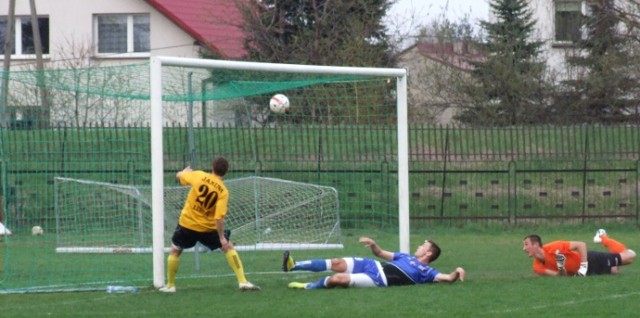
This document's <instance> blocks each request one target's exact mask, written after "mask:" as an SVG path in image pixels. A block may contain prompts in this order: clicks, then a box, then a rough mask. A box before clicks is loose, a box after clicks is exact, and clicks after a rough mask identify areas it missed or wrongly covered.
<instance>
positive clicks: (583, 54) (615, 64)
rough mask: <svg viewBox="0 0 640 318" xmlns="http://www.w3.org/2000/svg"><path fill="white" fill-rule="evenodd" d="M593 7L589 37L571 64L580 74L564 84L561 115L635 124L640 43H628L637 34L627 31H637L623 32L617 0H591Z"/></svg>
mask: <svg viewBox="0 0 640 318" xmlns="http://www.w3.org/2000/svg"><path fill="white" fill-rule="evenodd" d="M588 8H589V12H590V13H589V14H587V15H586V16H584V22H585V29H586V32H585V36H584V37H583V38H582V39H580V40H578V41H577V43H576V50H575V52H574V53H573V54H571V55H570V56H569V57H568V59H567V63H568V65H569V66H571V67H573V68H575V69H577V70H578V71H577V72H576V74H577V75H576V76H575V77H574V78H572V79H570V80H566V81H564V84H565V86H566V90H565V91H564V92H563V93H562V94H561V95H559V97H558V101H557V108H558V110H557V111H558V112H564V113H565V114H566V116H570V117H572V118H574V119H575V120H578V121H579V122H586V123H615V122H624V121H628V120H634V119H633V118H631V117H629V116H628V115H629V113H630V112H632V113H636V112H637V110H635V111H634V110H633V109H635V107H637V104H638V100H640V98H639V97H640V88H639V86H640V78H638V73H637V71H638V69H639V68H638V66H640V61H639V55H638V49H637V47H638V44H639V43H638V42H635V44H634V43H633V41H629V40H632V39H633V38H630V37H629V35H631V34H633V33H628V32H627V31H629V30H630V29H629V27H634V26H633V25H629V24H627V25H628V26H627V27H623V25H624V24H625V23H623V22H624V20H623V19H622V13H623V11H620V8H619V7H616V5H615V0H591V1H589V2H588ZM628 21H631V20H628ZM636 115H637V114H636Z"/></svg>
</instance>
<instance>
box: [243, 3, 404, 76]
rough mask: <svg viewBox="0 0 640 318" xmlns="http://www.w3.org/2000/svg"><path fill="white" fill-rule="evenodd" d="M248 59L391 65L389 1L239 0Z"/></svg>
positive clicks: (280, 61)
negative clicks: (386, 24) (387, 20)
mask: <svg viewBox="0 0 640 318" xmlns="http://www.w3.org/2000/svg"><path fill="white" fill-rule="evenodd" d="M238 4H239V5H240V7H241V11H242V12H243V15H244V20H245V21H244V28H245V31H246V33H247V35H248V39H247V42H246V47H247V50H248V52H249V60H252V61H262V62H279V63H298V64H316V65H345V66H367V67H375V66H389V65H391V62H392V61H391V58H390V56H391V54H390V47H389V42H388V38H387V35H386V32H385V31H386V30H385V27H384V25H383V23H382V19H383V17H384V15H385V14H386V12H387V10H388V8H389V6H390V5H391V1H390V0H261V1H246V2H243V1H240V2H238Z"/></svg>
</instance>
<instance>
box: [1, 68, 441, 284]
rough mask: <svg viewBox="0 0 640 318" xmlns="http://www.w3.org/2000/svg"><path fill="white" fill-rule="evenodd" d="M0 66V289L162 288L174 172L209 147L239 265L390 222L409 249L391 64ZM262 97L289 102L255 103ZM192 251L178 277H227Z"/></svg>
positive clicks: (204, 159)
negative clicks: (7, 70) (0, 124)
mask: <svg viewBox="0 0 640 318" xmlns="http://www.w3.org/2000/svg"><path fill="white" fill-rule="evenodd" d="M7 78H8V82H7V85H8V89H9V90H8V91H9V92H10V95H9V96H7V97H8V98H9V101H8V102H7V105H11V108H8V113H7V114H8V115H12V116H14V115H15V116H14V117H13V118H14V119H15V120H16V123H15V124H16V125H14V126H12V128H11V129H8V130H4V129H3V130H2V134H0V138H2V140H0V141H2V146H3V147H4V151H2V152H0V156H2V158H1V159H2V165H1V168H2V172H3V178H2V180H1V182H2V189H3V190H4V193H3V194H4V196H3V198H2V214H3V219H0V221H1V222H2V223H3V224H4V225H5V226H6V227H7V228H8V229H10V230H11V232H12V235H11V236H6V235H4V236H0V244H1V245H2V248H0V275H1V277H0V293H2V292H4V291H7V292H22V291H28V292H31V291H44V290H46V291H51V290H77V289H91V288H92V289H103V288H104V287H105V286H107V285H136V286H150V285H154V286H160V285H163V284H164V281H165V279H166V275H165V274H166V273H165V266H166V260H167V259H166V257H167V255H166V248H167V247H168V246H169V240H170V239H171V235H172V233H173V228H174V227H175V224H176V222H177V218H178V217H177V213H178V212H177V211H180V209H181V207H182V205H183V204H184V197H185V195H184V193H183V192H182V191H185V189H184V188H182V187H176V185H177V184H176V181H175V175H176V172H178V171H180V170H182V169H184V168H185V167H186V166H191V167H192V168H193V169H197V170H205V171H210V170H211V162H212V161H213V160H214V158H216V157H218V156H224V157H225V158H227V159H228V160H229V164H230V170H229V172H228V173H227V175H225V180H226V182H227V186H228V187H230V192H231V197H230V201H229V204H230V205H231V206H230V211H229V213H228V215H227V218H226V223H227V225H228V226H230V229H231V230H232V233H231V240H232V241H233V242H235V244H236V245H237V246H238V247H239V249H242V250H243V251H240V256H241V259H242V262H243V266H244V269H245V273H246V274H247V276H248V277H253V276H254V275H255V274H257V273H280V272H281V271H280V264H278V263H279V262H280V261H279V259H280V257H281V255H282V254H281V252H280V251H281V250H282V249H285V248H286V249H296V248H297V249H299V251H297V252H296V255H299V256H298V257H317V256H320V255H322V256H323V257H324V256H327V257H331V256H340V255H335V254H334V253H333V251H328V252H325V251H317V250H312V249H318V248H334V247H337V248H339V247H340V246H341V244H342V243H345V245H346V242H345V241H346V239H344V237H346V235H343V236H342V237H343V239H342V240H341V233H342V234H344V233H345V231H346V230H352V229H353V230H361V229H366V230H367V231H370V232H368V233H370V234H373V233H371V232H374V231H380V230H387V231H393V232H397V233H398V236H399V243H400V248H399V250H402V251H406V252H408V251H409V241H408V237H409V222H408V220H409V215H408V210H409V195H410V194H411V193H410V191H409V178H408V169H409V160H408V156H409V149H408V139H409V138H408V135H407V133H408V125H407V113H406V112H407V105H406V102H407V99H406V97H407V92H406V88H407V77H406V71H405V70H403V69H394V68H362V67H332V66H314V65H292V64H269V63H254V62H236V61H220V60H205V59H185V58H169V57H157V56H155V57H152V58H151V59H150V60H149V62H145V63H138V64H131V65H121V66H113V65H112V66H105V67H100V66H96V67H87V68H77V67H74V68H68V69H48V70H45V71H42V72H36V71H27V70H25V71H14V70H12V71H11V74H10V76H8V77H7ZM43 90H46V92H44V93H46V94H43ZM275 94H284V95H286V96H287V97H288V99H289V101H290V108H289V112H288V113H283V114H281V113H274V112H272V111H270V110H269V100H270V99H271V97H272V96H273V95H275ZM43 96H46V98H47V99H46V103H44V102H43V101H42V99H43ZM45 104H46V105H45ZM32 106H33V107H32ZM45 106H46V107H45ZM18 114H21V115H20V120H19V121H18ZM14 128H15V129H14ZM421 147H422V146H421V144H420V140H417V142H416V149H417V151H418V153H417V154H416V155H420V153H421V151H422V149H421ZM56 177H59V178H64V179H56ZM236 182H237V184H236ZM333 189H335V190H333ZM425 191H427V192H428V191H430V190H429V189H416V192H418V193H420V192H425ZM338 202H339V219H338V214H337V213H338V212H337V211H338V206H337V204H338ZM236 205H238V206H236ZM334 205H335V206H334ZM34 226H40V227H41V228H42V229H43V234H42V235H31V229H32V227H34ZM349 240H350V241H352V238H350V239H349ZM306 250H312V251H306ZM149 251H151V252H150V253H147V252H149ZM192 252H193V253H185V254H184V255H183V257H181V258H180V271H179V272H178V274H177V279H178V280H181V279H183V278H185V277H187V278H189V277H222V276H233V272H232V271H231V270H230V269H229V267H228V265H227V262H226V259H225V258H224V257H219V256H220V255H217V254H216V253H214V254H213V255H207V256H204V255H202V253H204V252H205V251H201V250H200V248H196V249H194V250H193V251H192ZM326 254H328V255H326ZM232 280H233V279H232V278H230V279H229V281H232ZM232 287H233V288H237V286H236V285H235V282H234V284H233V286H232Z"/></svg>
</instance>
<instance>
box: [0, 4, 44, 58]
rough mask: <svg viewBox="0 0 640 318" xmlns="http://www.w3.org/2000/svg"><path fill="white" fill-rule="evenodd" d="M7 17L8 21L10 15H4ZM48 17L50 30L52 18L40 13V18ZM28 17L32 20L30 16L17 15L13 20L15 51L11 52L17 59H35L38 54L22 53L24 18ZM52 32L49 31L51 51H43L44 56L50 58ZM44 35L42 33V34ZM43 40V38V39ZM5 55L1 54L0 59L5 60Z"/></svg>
mask: <svg viewBox="0 0 640 318" xmlns="http://www.w3.org/2000/svg"><path fill="white" fill-rule="evenodd" d="M3 17H5V18H7V22H8V20H9V17H8V16H3ZM40 18H47V19H49V30H50V29H51V18H50V17H49V16H48V15H39V16H38V19H40ZM23 19H27V20H29V21H30V20H31V17H30V16H16V17H15V19H14V21H13V37H14V38H13V50H14V52H15V53H13V54H11V59H15V60H33V59H35V58H36V54H22V20H23ZM50 34H51V32H49V34H48V36H49V52H48V53H42V58H44V59H48V58H49V55H50V54H51V36H50ZM40 36H42V35H40ZM41 40H42V39H41ZM0 45H2V46H4V41H2V43H0ZM4 57H5V55H4V54H0V59H1V60H4Z"/></svg>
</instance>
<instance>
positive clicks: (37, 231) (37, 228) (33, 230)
mask: <svg viewBox="0 0 640 318" xmlns="http://www.w3.org/2000/svg"><path fill="white" fill-rule="evenodd" d="M42 234H44V230H43V229H42V227H41V226H39V225H36V226H34V227H32V228H31V235H42Z"/></svg>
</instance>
